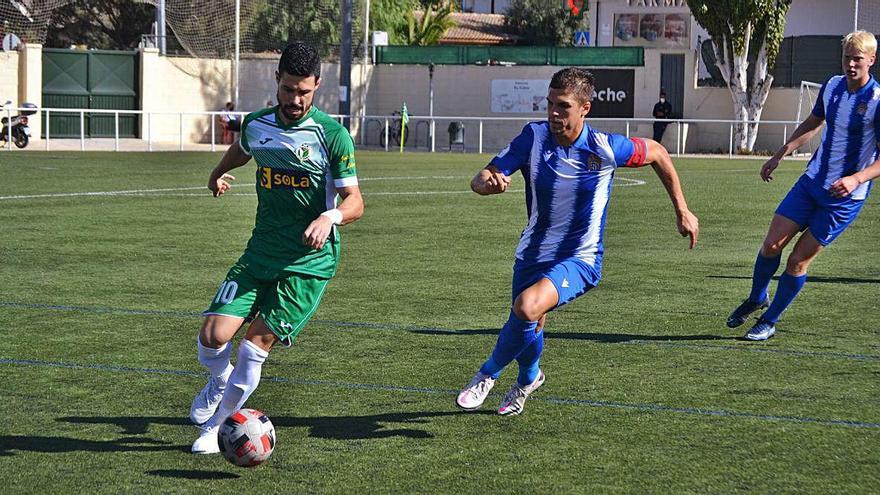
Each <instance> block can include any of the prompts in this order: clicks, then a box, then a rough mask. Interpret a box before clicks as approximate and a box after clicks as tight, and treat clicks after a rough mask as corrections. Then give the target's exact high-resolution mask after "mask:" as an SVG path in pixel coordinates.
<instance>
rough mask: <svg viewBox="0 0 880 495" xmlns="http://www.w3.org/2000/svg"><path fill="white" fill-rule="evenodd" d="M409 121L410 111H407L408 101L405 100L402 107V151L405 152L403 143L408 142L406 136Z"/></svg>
mask: <svg viewBox="0 0 880 495" xmlns="http://www.w3.org/2000/svg"><path fill="white" fill-rule="evenodd" d="M407 122H409V113H407V111H406V102H403V107H401V109H400V152H401V153H403V144H404V143H405V142H406V141H404V138H405V137H406V136H405V135H406V123H407Z"/></svg>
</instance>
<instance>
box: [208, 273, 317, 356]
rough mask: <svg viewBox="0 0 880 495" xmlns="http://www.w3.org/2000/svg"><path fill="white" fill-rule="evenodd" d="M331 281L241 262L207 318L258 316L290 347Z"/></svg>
mask: <svg viewBox="0 0 880 495" xmlns="http://www.w3.org/2000/svg"><path fill="white" fill-rule="evenodd" d="M328 282H330V280H329V279H324V278H317V277H313V276H310V275H304V274H300V273H291V272H282V273H280V274H279V273H271V272H268V271H266V270H261V269H260V268H259V267H258V266H255V265H254V264H252V263H248V262H247V261H245V257H242V259H239V260H238V262H236V263H235V265H233V266H232V268H230V269H229V273H228V274H226V279H225V280H224V281H223V283H222V284H220V288H219V289H218V290H217V294H216V295H215V296H214V300H213V301H211V305H210V306H209V307H208V310H207V311H205V312H204V313H203V314H204V315H205V316H208V315H225V316H234V317H237V318H244V319H246V320H251V319H253V318H255V317H256V316H257V314H259V315H261V316H262V317H263V320H264V321H265V322H266V326H268V327H269V329H270V330H272V332H273V333H274V334H275V335H276V336H277V337H278V339H279V340H280V341H281V342H282V343H283V344H284V345H286V346H289V345H291V344H292V343H293V341H294V339H296V336H297V335H299V332H300V331H301V330H302V329H303V327H304V326H305V325H306V323H307V322H308V321H309V318H311V317H312V315H313V314H314V313H315V310H317V309H318V304H319V303H320V302H321V297H322V296H323V295H324V290H325V289H326V288H327V283H328Z"/></svg>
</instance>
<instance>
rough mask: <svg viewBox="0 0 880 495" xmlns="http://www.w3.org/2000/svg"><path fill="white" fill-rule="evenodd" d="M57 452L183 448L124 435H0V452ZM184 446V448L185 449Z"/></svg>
mask: <svg viewBox="0 0 880 495" xmlns="http://www.w3.org/2000/svg"><path fill="white" fill-rule="evenodd" d="M16 450H18V451H27V452H43V453H49V454H60V453H65V452H168V451H181V450H184V449H183V448H182V447H181V446H179V445H169V444H167V443H165V442H161V441H158V440H153V439H150V438H131V437H124V438H119V439H116V440H82V439H79V438H68V437H38V436H25V435H0V456H11V455H15V452H14V451H16ZM187 450H188V449H187Z"/></svg>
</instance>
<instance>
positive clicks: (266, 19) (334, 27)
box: [250, 0, 363, 56]
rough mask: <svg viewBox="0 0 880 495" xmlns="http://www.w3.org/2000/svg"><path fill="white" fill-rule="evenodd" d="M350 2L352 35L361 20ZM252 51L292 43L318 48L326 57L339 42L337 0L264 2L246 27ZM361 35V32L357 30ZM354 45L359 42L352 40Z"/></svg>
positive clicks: (273, 48)
mask: <svg viewBox="0 0 880 495" xmlns="http://www.w3.org/2000/svg"><path fill="white" fill-rule="evenodd" d="M360 4H361V2H357V1H355V2H353V12H352V16H351V18H352V26H351V29H352V32H354V33H357V32H358V31H360V30H361V26H362V24H363V20H362V17H361V15H359V13H358V10H359V7H360ZM250 31H251V32H252V33H253V39H254V51H256V52H262V51H271V50H274V51H280V50H282V49H284V47H285V46H287V43H288V42H289V41H292V40H303V41H307V42H309V43H312V44H314V45H315V46H317V47H318V50H319V52H320V53H321V55H322V56H326V55H328V54H329V53H331V51H334V50H333V49H334V48H337V47H338V46H339V44H340V43H341V42H342V9H341V7H340V2H339V0H267V1H266V2H265V3H264V4H263V5H262V8H261V9H260V10H259V11H258V13H257V14H256V16H255V18H254V21H253V23H252V24H251V26H250ZM360 32H363V31H360ZM353 41H354V43H357V42H358V41H359V39H357V38H354V39H353Z"/></svg>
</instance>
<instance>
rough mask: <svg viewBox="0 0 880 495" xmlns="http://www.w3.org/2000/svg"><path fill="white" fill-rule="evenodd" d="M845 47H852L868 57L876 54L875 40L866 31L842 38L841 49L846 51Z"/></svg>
mask: <svg viewBox="0 0 880 495" xmlns="http://www.w3.org/2000/svg"><path fill="white" fill-rule="evenodd" d="M847 47H852V48H854V49H856V50H858V51H859V52H862V53H866V54H868V55H875V54H876V53H877V38H875V37H874V35H873V34H871V33H869V32H867V31H855V32H852V33H849V34H848V35H846V36H844V38H843V49H844V50H846V48H847Z"/></svg>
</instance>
